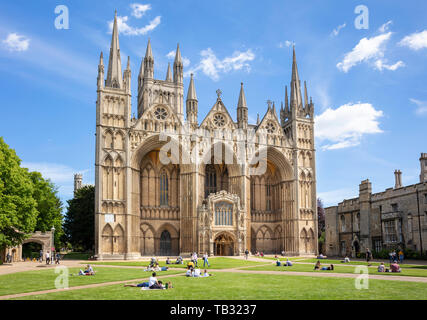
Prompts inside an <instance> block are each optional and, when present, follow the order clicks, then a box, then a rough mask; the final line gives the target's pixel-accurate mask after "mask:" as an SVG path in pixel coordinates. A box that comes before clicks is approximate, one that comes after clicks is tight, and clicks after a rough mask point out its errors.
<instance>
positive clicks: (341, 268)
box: [247, 263, 427, 277]
mask: <svg viewBox="0 0 427 320" xmlns="http://www.w3.org/2000/svg"><path fill="white" fill-rule="evenodd" d="M328 266H329V264H327V263H322V267H328ZM313 269H314V263H313V264H303V263H294V264H293V266H292V267H283V266H280V267H277V266H276V265H275V264H271V265H269V266H257V267H251V268H247V270H255V271H260V270H264V271H289V272H296V271H299V272H326V273H354V271H355V269H356V266H355V265H354V266H352V265H348V264H346V265H336V264H334V271H326V270H325V271H322V270H317V271H314V270H313ZM368 270H369V274H377V275H386V276H411V277H427V268H420V267H419V266H418V267H417V266H411V267H403V268H402V272H401V273H390V272H387V273H385V272H384V273H379V272H377V267H370V268H368Z"/></svg>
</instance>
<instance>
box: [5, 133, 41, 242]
mask: <svg viewBox="0 0 427 320" xmlns="http://www.w3.org/2000/svg"><path fill="white" fill-rule="evenodd" d="M20 165H21V160H20V159H19V157H18V156H17V155H16V153H15V151H14V150H13V149H11V148H9V146H8V145H7V144H6V143H5V142H4V140H3V138H2V137H0V248H5V247H9V246H15V245H19V244H20V243H21V242H22V241H23V240H24V239H25V238H26V237H27V234H28V233H32V232H33V231H34V228H35V226H36V223H37V215H38V212H37V202H36V200H34V198H33V193H34V186H33V184H32V181H31V179H30V176H29V173H28V170H27V169H24V168H21V166H20Z"/></svg>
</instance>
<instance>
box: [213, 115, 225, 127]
mask: <svg viewBox="0 0 427 320" xmlns="http://www.w3.org/2000/svg"><path fill="white" fill-rule="evenodd" d="M213 122H214V124H215V126H216V127H218V128H221V127H223V126H225V118H224V116H223V115H222V114H219V113H218V114H216V115H215V116H214V118H213Z"/></svg>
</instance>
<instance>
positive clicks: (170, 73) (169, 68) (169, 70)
mask: <svg viewBox="0 0 427 320" xmlns="http://www.w3.org/2000/svg"><path fill="white" fill-rule="evenodd" d="M166 81H169V82H172V81H173V79H172V71H171V64H170V63H168V71H167V72H166Z"/></svg>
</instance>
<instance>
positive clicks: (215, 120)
mask: <svg viewBox="0 0 427 320" xmlns="http://www.w3.org/2000/svg"><path fill="white" fill-rule="evenodd" d="M200 127H201V128H209V129H231V130H234V129H236V124H235V123H234V121H233V119H232V118H231V116H230V113H229V112H228V110H227V108H226V107H225V105H224V103H223V102H222V101H221V99H218V100H217V101H216V103H215V104H214V105H213V107H212V109H211V110H210V111H209V113H208V114H207V116H206V117H205V119H203V121H202V123H201V124H200Z"/></svg>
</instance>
